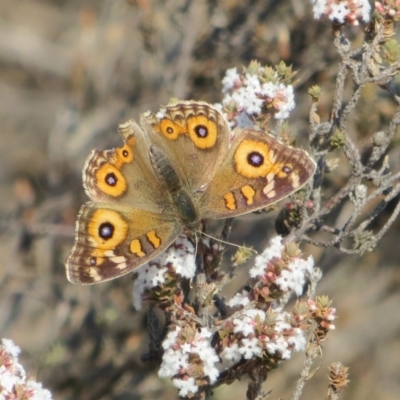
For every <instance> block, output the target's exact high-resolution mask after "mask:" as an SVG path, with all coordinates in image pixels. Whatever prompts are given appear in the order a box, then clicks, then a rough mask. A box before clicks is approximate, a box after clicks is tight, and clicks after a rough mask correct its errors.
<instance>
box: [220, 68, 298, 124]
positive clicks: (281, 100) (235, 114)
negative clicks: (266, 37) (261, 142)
mask: <svg viewBox="0 0 400 400" xmlns="http://www.w3.org/2000/svg"><path fill="white" fill-rule="evenodd" d="M288 75H290V76H289V78H290V77H291V76H292V75H293V74H292V72H291V69H290V68H287V67H286V66H284V65H283V64H282V65H280V66H278V67H277V68H276V69H273V68H268V67H266V68H263V67H261V65H260V64H258V63H256V62H253V63H251V64H250V65H249V67H248V68H247V69H246V70H245V71H244V72H243V73H242V74H239V73H238V72H237V69H236V68H231V69H228V70H227V71H226V74H225V77H224V78H223V80H222V84H223V92H224V93H225V95H224V98H223V100H222V106H223V110H224V112H225V114H226V116H227V119H228V121H229V122H230V124H231V127H232V128H233V127H239V128H246V127H253V126H254V122H255V120H256V118H258V117H260V116H261V114H263V117H265V116H267V115H268V114H273V115H274V117H275V118H276V119H278V120H281V119H287V118H288V117H289V113H290V111H292V110H293V108H294V106H295V102H294V92H293V86H292V85H290V84H287V81H288V79H287V78H288ZM289 80H290V79H289Z"/></svg>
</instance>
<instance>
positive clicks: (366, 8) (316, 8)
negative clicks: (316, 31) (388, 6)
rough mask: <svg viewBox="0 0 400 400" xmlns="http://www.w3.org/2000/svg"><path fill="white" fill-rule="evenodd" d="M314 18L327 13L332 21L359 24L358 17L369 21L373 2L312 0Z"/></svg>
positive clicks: (361, 0)
mask: <svg viewBox="0 0 400 400" xmlns="http://www.w3.org/2000/svg"><path fill="white" fill-rule="evenodd" d="M311 4H312V5H313V13H314V18H315V19H319V18H321V16H322V15H326V16H327V17H328V18H329V19H330V20H331V21H335V22H338V23H341V24H344V23H345V22H347V23H349V24H350V25H358V21H357V19H361V20H363V21H364V22H369V20H370V13H371V4H370V3H369V1H368V0H341V1H338V0H311Z"/></svg>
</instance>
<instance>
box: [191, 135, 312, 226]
mask: <svg viewBox="0 0 400 400" xmlns="http://www.w3.org/2000/svg"><path fill="white" fill-rule="evenodd" d="M315 168H316V165H315V162H314V161H313V160H312V159H311V158H310V157H309V155H308V154H307V153H306V152H305V151H303V150H301V149H295V148H291V147H289V146H285V145H282V144H281V143H279V142H278V140H277V139H275V138H273V137H271V136H269V135H267V134H266V133H265V132H260V131H257V130H253V129H247V130H245V131H243V132H241V133H240V134H239V135H238V136H237V137H236V138H235V140H234V141H233V144H232V147H231V149H230V150H229V153H228V154H227V156H226V158H225V160H224V161H223V162H222V164H221V165H220V167H219V168H218V171H217V173H216V174H215V176H214V177H213V179H212V181H211V182H210V184H209V185H208V187H207V189H206V191H205V192H204V194H203V196H202V197H201V199H200V204H199V206H200V207H199V208H200V211H199V212H200V215H201V216H202V217H203V218H214V219H219V218H228V217H234V216H236V215H241V214H245V213H248V212H251V211H255V210H258V209H260V208H264V207H266V206H268V205H271V204H273V203H276V202H277V201H279V200H282V199H283V198H285V197H287V196H289V195H290V194H292V193H294V192H295V191H297V190H298V189H300V188H301V187H302V186H304V185H305V184H306V183H307V182H308V181H309V180H310V178H311V177H312V176H313V174H314V172H315Z"/></svg>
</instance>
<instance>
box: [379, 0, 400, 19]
mask: <svg viewBox="0 0 400 400" xmlns="http://www.w3.org/2000/svg"><path fill="white" fill-rule="evenodd" d="M375 11H376V12H377V13H378V14H379V15H380V16H382V17H384V18H392V19H394V20H396V21H398V20H399V19H400V0H381V1H376V2H375Z"/></svg>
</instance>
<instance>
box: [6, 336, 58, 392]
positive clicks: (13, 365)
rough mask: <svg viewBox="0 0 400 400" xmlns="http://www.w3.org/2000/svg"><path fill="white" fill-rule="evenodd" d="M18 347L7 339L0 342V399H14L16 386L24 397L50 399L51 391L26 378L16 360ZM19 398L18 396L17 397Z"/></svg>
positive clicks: (18, 351)
mask: <svg viewBox="0 0 400 400" xmlns="http://www.w3.org/2000/svg"><path fill="white" fill-rule="evenodd" d="M20 351H21V350H20V348H19V347H18V346H16V345H15V344H14V343H13V342H12V341H11V340H9V339H2V341H1V344H0V363H2V365H0V400H3V399H4V400H5V399H14V398H16V397H15V394H14V393H15V391H16V386H18V391H19V392H21V393H22V392H24V398H25V397H26V398H27V399H28V398H29V399H32V400H51V399H52V396H51V393H50V392H49V391H48V390H47V389H44V388H43V387H42V384H41V383H39V382H36V381H34V380H33V379H30V380H28V381H27V380H26V373H25V370H24V368H23V366H22V365H21V364H20V363H19V362H18V354H19V353H20ZM18 398H19V397H18Z"/></svg>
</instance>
